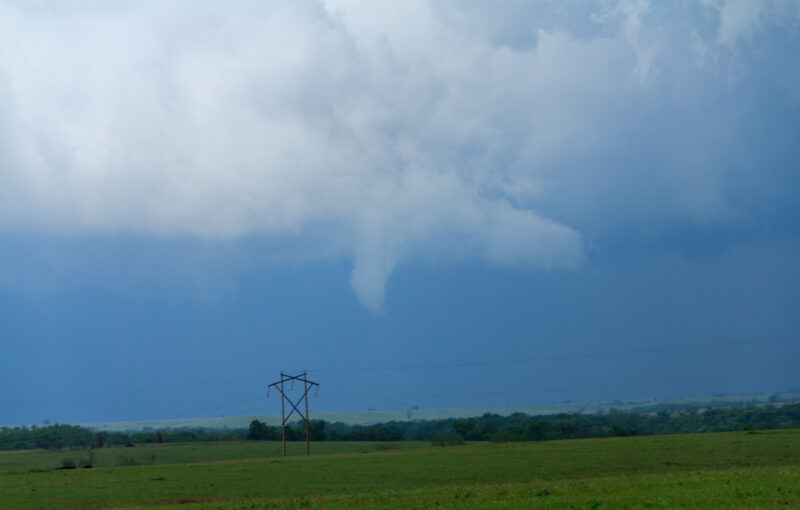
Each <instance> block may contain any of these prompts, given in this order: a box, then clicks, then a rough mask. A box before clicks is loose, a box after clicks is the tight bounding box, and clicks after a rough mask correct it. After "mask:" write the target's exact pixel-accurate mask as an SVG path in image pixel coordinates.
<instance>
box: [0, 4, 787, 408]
mask: <svg viewBox="0 0 800 510" xmlns="http://www.w3.org/2000/svg"><path fill="white" fill-rule="evenodd" d="M799 28H800V4H798V3H797V2H794V1H763V2H757V1H744V0H730V1H722V0H720V1H699V2H690V1H686V2H668V3H665V2H648V1H644V0H642V1H618V2H617V1H608V2H596V3H586V2H562V1H559V2H544V1H543V2H502V3H489V2H471V1H464V2H455V1H453V2H450V1H438V2H426V1H407V2H393V3H389V2H367V3H363V2H350V1H335V0H330V1H296V2H263V1H257V2H245V1H241V2H228V3H225V4H222V3H218V2H179V1H167V2H164V1H158V2H136V3H130V2H66V1H60V2H47V1H45V2H22V1H20V2H15V1H0V338H2V340H0V342H1V343H0V353H1V354H2V355H3V357H2V359H3V360H5V361H1V362H0V363H3V364H4V365H5V366H4V367H3V370H2V372H3V375H1V376H0V383H1V384H0V400H2V401H4V402H8V403H11V404H13V405H11V404H9V405H11V409H12V410H11V411H9V413H10V414H9V415H8V416H7V417H5V418H3V417H0V421H4V422H17V421H26V420H27V421H36V420H39V419H43V418H44V417H45V416H47V417H51V418H52V417H53V416H51V415H56V416H58V415H61V416H63V418H62V419H65V420H78V419H84V417H85V418H87V419H88V418H89V417H91V419H99V420H103V419H112V418H114V417H117V416H122V417H131V416H136V417H143V418H150V417H159V416H161V415H165V414H169V410H170V409H175V406H176V405H177V404H176V401H180V402H187V405H189V407H191V403H192V402H194V401H193V400H192V399H193V398H197V397H188V396H187V395H186V394H184V393H180V392H177V393H175V394H173V395H171V396H170V395H165V396H163V397H162V398H160V399H155V401H149V402H148V401H142V402H138V403H135V405H133V406H128V407H125V408H123V407H118V406H117V404H107V405H106V404H103V405H95V404H94V402H100V400H97V401H93V400H91V399H92V398H101V397H102V398H106V397H108V398H109V399H111V401H114V400H115V399H114V398H113V396H114V395H120V394H121V393H118V392H121V391H123V389H124V388H132V389H134V390H136V389H143V390H146V389H148V388H164V387H168V386H170V385H172V384H177V383H178V382H180V381H187V380H188V381H190V382H191V381H194V382H192V383H191V384H205V383H206V382H207V381H210V380H217V379H220V378H221V379H225V378H226V377H230V376H231V375H232V374H233V375H236V374H241V373H246V374H248V377H250V379H248V381H250V380H252V384H250V383H248V384H250V385H249V386H247V385H246V386H245V387H242V386H235V385H234V386H228V387H226V388H224V389H220V390H219V392H220V393H219V394H218V395H217V396H216V397H214V398H215V399H216V401H215V402H216V403H218V404H219V405H223V404H226V403H229V402H233V401H235V400H236V399H237V398H238V396H241V395H242V394H244V395H245V398H248V397H252V398H256V396H258V395H259V394H260V393H259V392H260V391H261V390H260V387H261V386H262V384H261V383H262V382H271V380H272V379H274V377H273V374H274V373H276V372H277V370H279V369H280V368H286V369H291V368H310V367H316V368H320V369H334V368H337V369H339V368H344V367H351V368H353V367H355V368H358V367H364V366H383V367H392V366H395V365H396V364H397V363H400V364H401V365H404V364H408V363H411V364H414V363H415V360H417V359H420V360H424V363H423V364H433V365H436V364H447V363H450V362H453V361H456V362H458V361H464V362H468V363H471V362H473V361H475V360H495V361H497V364H495V365H491V366H489V367H488V368H486V370H488V372H486V373H485V374H484V373H482V372H480V370H483V369H478V368H475V367H473V368H472V369H470V368H464V367H462V368H461V369H457V367H451V368H448V369H447V370H449V372H448V373H447V374H446V378H448V380H450V379H457V380H472V379H475V378H476V377H479V376H482V375H486V376H490V377H495V376H496V375H497V373H499V372H498V371H500V372H502V368H503V366H504V365H503V364H504V363H506V362H508V361H509V360H519V359H532V358H534V357H535V356H536V355H538V354H539V353H542V352H548V353H550V355H551V356H555V357H558V356H561V357H562V358H561V359H563V361H562V362H559V363H561V364H559V363H550V364H548V367H547V368H546V369H545V368H543V367H536V368H534V367H532V366H530V365H525V366H523V367H520V370H518V371H516V372H517V373H516V375H515V376H514V377H516V378H518V380H517V381H516V383H517V384H519V386H520V388H528V389H530V388H532V387H533V386H532V385H533V382H534V380H533V379H531V377H533V376H532V374H533V373H534V372H535V373H536V374H537V377H542V378H544V379H545V380H548V381H556V380H558V377H557V376H559V377H562V379H564V381H563V382H562V383H553V384H555V386H554V388H555V389H554V390H553V391H552V392H549V393H547V392H545V394H544V395H542V394H539V393H537V394H533V393H530V392H529V393H524V392H522V393H520V394H517V395H515V396H513V397H508V398H507V399H506V400H503V399H502V398H500V397H497V398H498V399H500V400H501V401H503V402H506V403H509V402H511V403H528V402H530V401H535V400H537V399H539V400H541V399H545V400H547V399H551V400H552V399H562V398H565V397H564V395H563V393H564V392H563V391H560V390H559V388H566V387H571V385H572V386H574V384H572V381H574V380H575V379H574V377H573V376H574V374H586V375H588V376H590V377H594V380H595V381H596V382H595V383H592V384H594V385H595V386H598V385H599V386H603V385H604V384H605V385H606V386H608V385H610V384H612V383H611V382H609V379H608V378H609V377H611V375H625V374H629V376H630V377H632V378H633V380H634V381H642V380H647V381H649V382H648V384H650V385H651V386H655V387H654V388H652V389H653V391H652V392H650V393H652V394H660V395H666V394H676V395H677V394H687V393H693V392H694V393H698V392H699V393H703V392H712V391H717V392H722V391H777V390H782V389H786V388H788V387H789V386H791V385H795V386H797V385H798V383H800V381H798V380H797V377H796V376H795V375H794V374H795V373H798V372H796V371H795V370H794V366H792V367H790V368H786V367H783V365H780V363H790V362H797V361H798V357H797V356H798V354H799V352H798V350H799V349H798V321H797V319H796V317H795V315H796V313H795V310H796V308H797V306H796V305H797V298H798V291H797V289H798V283H800V281H799V280H800V278H798V270H797V267H796V260H798V259H797V257H798V255H800V252H799V250H798V218H800V216H799V215H798V213H800V211H798V205H797V192H798V187H799V186H798V183H799V182H800V181H799V180H798V176H797V170H798V163H800V149H798V139H800V136H799V135H800V129H799V128H800V124H799V123H798V121H799V120H800V115H798V114H799V113H800V66H798V65H797V55H798V54H800V53H799V50H800V44H799V43H800V35H798V34H800V31H798V29H799ZM167 310H168V311H169V312H168V313H167V312H166V311H167ZM720 345H722V346H728V347H722V348H720ZM731 345H732V346H738V347H730V346H731ZM297 346H302V347H301V351H303V354H304V355H300V354H297V350H296V349H295V347H297ZM704 346H708V347H704ZM631 349H634V350H635V349H639V350H644V351H646V352H650V353H651V354H650V355H649V357H648V356H646V355H644V354H638V355H635V356H634V355H631V354H621V353H624V352H629V351H630V350H631ZM664 349H667V350H669V349H672V350H671V351H669V352H671V353H672V355H671V356H672V357H671V358H669V359H670V361H669V363H668V364H667V365H669V366H666V367H661V368H669V369H674V370H677V371H679V372H680V371H683V372H682V373H683V374H684V375H685V374H688V376H686V378H685V380H684V381H683V382H681V379H680V377H682V376H671V375H665V376H663V377H662V379H658V376H657V374H656V375H653V377H652V378H651V379H648V376H647V374H648V373H649V371H651V370H654V367H655V368H659V367H658V365H661V364H662V362H663V361H664V360H665V357H664V354H663V352H664ZM693 349H694V350H693ZM697 349H700V351H697ZM703 349H705V350H703ZM3 351H5V352H3ZM586 352H589V353H602V352H606V353H608V352H612V353H613V352H617V353H618V355H617V357H616V358H613V360H612V361H613V363H609V364H608V365H606V364H605V362H603V363H599V362H598V361H597V360H596V359H589V358H587V359H584V360H583V361H580V362H579V358H576V353H586ZM709 352H714V353H716V354H715V355H714V356H709ZM754 352H758V353H761V354H760V356H762V358H763V359H762V358H758V359H756V358H754ZM306 355H307V356H306ZM154 356H156V359H154ZM626 356H627V358H626ZM631 356H634V357H631ZM636 356H638V357H636ZM634 358H635V359H634ZM256 359H260V360H262V361H264V363H263V364H261V365H259V364H258V363H256V361H255V360H256ZM751 362H752V363H755V362H759V363H762V365H757V364H754V365H753V366H752V367H750V368H748V363H751ZM779 366H780V367H783V368H779ZM759 367H761V368H759ZM763 367H767V368H763ZM770 367H772V368H770ZM714 369H717V370H718V372H720V373H721V374H722V375H720V376H718V377H716V378H715V376H713V370H714ZM419 370H422V369H419ZM419 370H418V371H419ZM637 370H638V371H637ZM704 370H705V371H704ZM748 370H750V372H748ZM758 370H761V371H760V372H758ZM422 371H423V372H424V370H422ZM433 372H440V371H433ZM331 373H339V372H331ZM764 373H766V374H767V375H766V376H763V374H764ZM251 374H252V375H251ZM341 374H342V375H339V376H333V375H331V376H330V377H333V379H329V382H328V384H329V385H332V386H333V387H338V388H340V391H339V393H341V394H346V393H348V392H349V391H351V390H352V387H353V386H358V385H361V384H368V385H369V384H371V383H367V382H365V381H364V379H363V378H362V377H361V376H360V375H358V374H359V372H358V371H355V372H352V371H351V372H341ZM390 374H391V376H390V379H391V380H392V381H394V386H398V385H399V386H400V387H403V388H406V387H409V385H411V384H412V383H414V384H418V385H420V388H422V387H426V388H427V387H429V386H431V385H434V386H435V385H437V384H439V383H441V379H440V377H444V376H442V375H441V374H439V375H436V374H432V373H430V372H425V373H422V374H420V373H410V372H409V371H405V372H404V371H402V370H393V371H390ZM725 374H728V375H725ZM731 374H733V375H731ZM742 374H744V375H747V376H748V377H750V378H749V379H747V378H745V379H742V378H741V377H742ZM336 377H338V379H336ZM526 377H527V378H526ZM637 377H639V378H640V379H636V378H637ZM692 377H694V378H695V379H692ZM697 377H700V378H701V379H702V378H703V377H705V378H708V379H710V380H711V381H712V382H714V384H711V385H709V386H704V385H702V384H697V383H696V380H697ZM642 378H643V379H642ZM664 378H666V379H667V380H670V381H672V380H674V379H676V378H677V380H678V382H677V383H664V384H662V385H661V386H659V384H658V383H657V382H655V381H658V380H663V379H664ZM670 378H672V379H670ZM262 379H264V380H263V381H262ZM266 379H269V381H266ZM736 380H738V383H737V382H736ZM597 381H599V382H597ZM604 381H605V382H604ZM181 384H183V383H181ZM537 384H539V383H537ZM559 384H560V385H561V386H559ZM586 384H589V383H586ZM670 384H672V386H670ZM337 385H338V386H337ZM589 385H590V386H591V384H589ZM633 386H637V385H636V384H634V385H630V384H629V385H625V384H622V383H620V384H618V385H616V386H613V387H611V388H609V389H608V391H606V392H605V393H602V394H601V393H586V394H583V395H582V396H579V397H576V396H572V397H570V398H585V399H592V398H601V397H603V398H605V397H614V396H616V395H619V396H621V397H627V396H631V397H633V396H638V395H639V394H638V393H637V392H636V391H633V390H632V387H633ZM638 386H641V385H638ZM54 387H57V388H54ZM537 387H540V385H539V386H537ZM104 388H105V389H106V390H107V393H103V391H102V390H103V389H104ZM257 388H259V389H257ZM215 391H216V390H215ZM498 391H499V390H498ZM54 392H55V393H54ZM115 392H117V393H115ZM418 393H419V392H418ZM467 393H469V392H467ZM650 393H648V395H649V394H650ZM55 395H60V397H58V398H57V397H56V396H55ZM86 395H89V396H90V397H86V398H89V401H90V403H87V404H85V405H84V404H80V405H78V404H75V405H74V406H72V407H69V406H66V405H62V407H48V406H54V405H56V404H53V403H52V402H55V401H57V400H59V399H60V398H63V399H67V400H69V399H78V398H79V397H81V396H86ZM91 395H94V396H91ZM103 395H106V397H103ZM171 399H177V400H171ZM482 399H483V400H482ZM411 400H413V398H412V399H411ZM485 401H486V398H483V397H479V396H475V397H470V398H467V397H458V398H455V397H454V398H453V399H452V402H453V403H457V404H459V405H461V404H476V405H477V404H483V403H485ZM35 402H50V403H45V404H41V403H40V404H35ZM359 402H360V401H359ZM212 404H214V402H212ZM428 404H429V405H440V404H441V405H447V404H448V402H442V401H437V402H435V403H434V402H430V403H428ZM58 405H61V404H58ZM259 405H260V404H259ZM359 405H362V404H359V403H355V402H351V401H347V400H346V399H344V400H341V401H336V402H335V403H331V404H330V407H331V408H345V407H347V408H357V407H358V406H359ZM364 405H370V406H376V407H377V406H384V407H386V406H389V407H391V406H402V405H407V402H399V401H397V400H391V399H388V400H377V401H376V402H373V403H371V404H364ZM14 406H16V407H14ZM156 415H158V416H156ZM106 416H108V417H107V418H106Z"/></svg>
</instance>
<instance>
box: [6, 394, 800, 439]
mask: <svg viewBox="0 0 800 510" xmlns="http://www.w3.org/2000/svg"><path fill="white" fill-rule="evenodd" d="M777 428H800V404H785V405H783V406H780V407H777V406H766V407H755V406H749V407H735V408H720V409H707V410H700V411H693V412H667V411H661V412H657V413H656V412H649V413H636V412H626V411H618V410H611V411H609V412H605V413H595V414H579V413H562V414H553V415H543V416H530V415H527V414H524V413H514V414H511V415H509V416H501V415H498V414H491V413H487V414H484V415H483V416H476V417H474V418H461V419H456V418H447V419H439V420H415V421H391V422H387V423H381V424H376V425H348V424H345V423H342V422H332V423H330V422H326V421H323V420H311V421H310V423H309V427H308V431H309V437H310V439H311V440H312V441H378V442H382V441H404V440H425V441H432V442H433V444H437V445H448V444H458V443H459V442H463V441H498V442H504V441H547V440H553V439H577V438H588V437H607V436H633V435H655V434H681V433H690V432H723V431H734V430H758V429H777ZM305 434H306V430H305V424H304V423H303V422H295V423H292V424H289V425H288V426H287V427H286V439H287V440H288V441H304V440H305V437H306V435H305ZM244 439H248V440H263V441H279V440H280V439H281V428H280V427H275V426H270V425H267V424H265V423H263V422H261V421H259V420H253V421H252V422H251V423H250V426H249V427H248V428H246V429H244V428H237V429H211V428H178V429H166V430H144V431H141V432H135V433H125V432H102V431H95V430H91V429H89V428H85V427H80V426H77V425H48V426H41V427H38V426H32V427H0V450H21V449H35V448H43V449H54V450H60V449H63V448H102V447H106V446H134V445H136V444H140V443H169V442H194V441H227V440H244Z"/></svg>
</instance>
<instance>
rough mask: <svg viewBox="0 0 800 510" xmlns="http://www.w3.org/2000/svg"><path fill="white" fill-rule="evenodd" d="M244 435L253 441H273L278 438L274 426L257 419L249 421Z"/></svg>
mask: <svg viewBox="0 0 800 510" xmlns="http://www.w3.org/2000/svg"><path fill="white" fill-rule="evenodd" d="M245 437H246V438H247V439H250V440H254V441H275V440H276V439H278V434H277V430H276V427H270V426H269V425H267V424H266V423H263V422H261V421H259V420H253V421H251V422H250V427H249V428H248V429H247V435H246V436H245ZM287 439H288V438H287Z"/></svg>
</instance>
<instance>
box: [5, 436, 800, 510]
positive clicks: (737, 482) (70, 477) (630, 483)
mask: <svg viewBox="0 0 800 510" xmlns="http://www.w3.org/2000/svg"><path fill="white" fill-rule="evenodd" d="M240 445H241V446H240ZM248 445H253V446H252V447H253V448H255V449H258V448H263V450H261V453H260V454H256V453H253V454H252V455H250V454H248V456H249V457H250V458H245V459H242V460H233V459H231V458H227V459H223V458H222V457H214V456H215V455H217V456H227V457H230V455H233V453H234V452H233V451H230V450H229V451H228V452H223V451H222V450H216V451H215V452H213V453H212V451H213V449H214V448H220V446H219V444H218V443H216V444H215V443H210V444H196V445H158V446H153V447H152V448H155V449H159V450H160V451H159V452H158V453H159V455H158V459H160V461H159V462H161V463H160V464H159V463H158V462H156V463H155V464H154V465H134V466H130V467H99V468H98V467H95V468H92V469H74V470H54V471H53V470H51V471H22V470H21V469H20V466H22V463H20V464H19V466H17V468H14V469H10V468H6V473H4V474H0V508H3V509H6V508H8V509H16V508H20V509H69V508H113V507H126V508H131V507H133V508H147V509H152V508H179V509H181V510H184V509H200V508H203V509H205V508H218V509H221V510H222V509H237V508H431V507H443V508H626V507H627V508H710V507H711V508H713V507H717V508H792V507H798V506H800V430H781V431H769V432H759V433H755V434H749V433H744V432H736V433H718V434H692V435H679V436H649V437H627V438H606V439H585V440H567V441H549V442H541V443H505V444H493V443H474V444H468V445H464V446H453V447H444V448H433V447H430V446H427V445H422V444H415V443H407V444H405V445H406V446H409V445H413V446H416V447H406V448H398V449H382V448H386V446H383V447H382V448H379V449H376V448H375V445H374V444H364V443H362V444H358V445H355V444H348V443H331V445H330V448H331V449H330V450H323V448H322V443H319V444H312V447H313V448H314V449H315V450H314V451H316V452H319V454H317V455H312V456H310V457H305V456H302V455H294V456H290V457H287V458H285V459H284V458H280V457H276V456H275V455H276V454H277V453H278V449H277V448H276V447H278V448H279V445H276V444H257V443H237V444H236V446H235V447H236V448H238V447H241V448H243V450H241V451H245V450H246V447H247V446H248ZM293 446H298V447H302V444H296V445H293ZM192 447H195V448H196V449H192ZM337 447H338V448H342V449H343V450H340V451H345V450H346V449H348V448H352V449H351V450H350V452H355V453H335V452H334V449H335V448H337ZM145 448H150V447H137V448H127V449H124V448H119V449H107V450H109V451H114V450H118V451H119V450H123V451H125V450H127V451H131V450H133V452H132V453H131V455H134V456H135V455H137V452H136V450H142V451H144V450H145ZM232 448H234V447H233V446H232ZM270 448H272V449H271V450H270ZM170 449H173V450H172V453H170V454H167V453H165V452H166V451H167V450H170ZM204 449H208V450H209V451H205V452H204V451H203V450H204ZM323 451H324V452H325V453H326V454H324V455H323V454H321V453H323ZM62 453H63V452H62ZM162 453H163V455H162ZM295 453H296V452H295ZM223 454H224V455H223ZM25 455H32V454H31V453H28V452H24V453H23V452H20V453H16V452H15V453H5V454H0V456H2V457H8V458H12V457H16V456H25ZM170 455H173V457H170ZM258 455H261V457H260V458H257V457H258ZM170 458H172V459H173V461H174V462H179V463H175V464H171V463H168V462H171V461H170V460H169V459H170ZM202 458H204V459H205V460H203V461H201V462H198V461H197V459H202ZM212 458H213V459H218V460H215V461H212V462H209V460H211V459H212ZM3 462H6V464H4V465H6V466H8V465H10V464H9V463H10V461H8V460H4V461H3ZM34 469H36V468H34Z"/></svg>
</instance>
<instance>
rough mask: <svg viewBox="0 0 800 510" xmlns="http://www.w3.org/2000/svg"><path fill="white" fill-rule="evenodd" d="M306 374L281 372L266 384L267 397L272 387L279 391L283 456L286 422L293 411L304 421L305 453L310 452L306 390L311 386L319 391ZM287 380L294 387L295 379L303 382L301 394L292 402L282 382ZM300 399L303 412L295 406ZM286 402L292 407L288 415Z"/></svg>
mask: <svg viewBox="0 0 800 510" xmlns="http://www.w3.org/2000/svg"><path fill="white" fill-rule="evenodd" d="M307 375H308V374H307V373H306V372H303V373H302V374H300V375H289V374H284V373H283V372H281V379H280V380H279V381H275V382H274V383H272V384H270V385H269V386H267V397H269V392H270V390H271V389H272V388H275V389H276V390H278V391H279V392H280V393H281V443H282V445H283V456H284V457H286V422H288V421H289V418H290V417H291V416H292V414H294V413H295V412H297V414H298V415H299V416H300V418H302V419H303V421H305V422H306V455H310V454H311V446H310V441H309V435H308V392H309V391H311V388H315V387H316V391H319V384H317V383H315V382H314V381H309V380H308V377H307ZM289 381H291V382H292V388H294V382H295V381H297V382H301V383H303V395H302V396H301V397H300V398H299V399H298V400H297V402H294V401H293V400H292V399H291V397H289V395H287V394H286V391H285V387H284V383H286V382H289ZM300 401H303V402H304V403H305V411H306V412H305V414H303V413H301V412H300V409H298V408H297V407H298V406H299V405H300ZM286 402H288V403H289V405H290V406H291V407H292V410H291V411H289V414H288V415H287V414H286V406H285V403H286Z"/></svg>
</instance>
